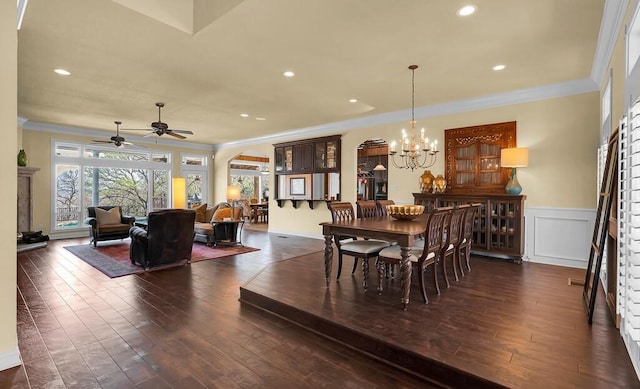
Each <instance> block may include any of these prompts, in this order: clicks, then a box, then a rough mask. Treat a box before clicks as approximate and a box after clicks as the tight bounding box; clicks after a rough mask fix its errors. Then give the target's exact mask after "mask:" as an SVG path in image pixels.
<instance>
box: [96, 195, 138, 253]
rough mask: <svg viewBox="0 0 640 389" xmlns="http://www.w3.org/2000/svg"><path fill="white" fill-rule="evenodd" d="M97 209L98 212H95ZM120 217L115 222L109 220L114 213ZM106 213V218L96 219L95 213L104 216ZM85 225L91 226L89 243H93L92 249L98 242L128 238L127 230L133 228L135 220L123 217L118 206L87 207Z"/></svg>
mask: <svg viewBox="0 0 640 389" xmlns="http://www.w3.org/2000/svg"><path fill="white" fill-rule="evenodd" d="M96 208H98V211H96ZM116 208H117V213H118V214H119V215H120V216H119V217H118V218H116V219H115V220H106V219H107V218H108V219H111V216H113V213H114V212H115V211H116ZM104 211H106V212H107V214H108V215H107V218H104V217H101V218H99V217H97V216H100V215H96V213H100V214H101V215H105V213H104ZM87 214H88V216H89V217H88V218H87V224H89V226H91V236H90V237H89V239H90V243H93V247H96V246H97V244H98V242H99V241H105V240H114V239H125V238H128V237H129V229H130V228H131V227H133V223H134V222H135V221H136V218H135V217H133V216H123V215H122V208H120V206H119V205H101V206H98V207H87Z"/></svg>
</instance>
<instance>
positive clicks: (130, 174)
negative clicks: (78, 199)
mask: <svg viewBox="0 0 640 389" xmlns="http://www.w3.org/2000/svg"><path fill="white" fill-rule="evenodd" d="M84 185H85V204H86V205H87V206H91V205H94V206H95V205H120V206H121V207H122V213H123V214H124V215H127V216H135V217H144V216H146V214H147V202H148V200H147V198H148V197H147V193H148V192H147V191H148V188H149V179H148V170H146V169H116V168H95V167H85V169H84Z"/></svg>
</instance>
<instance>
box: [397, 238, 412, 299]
mask: <svg viewBox="0 0 640 389" xmlns="http://www.w3.org/2000/svg"><path fill="white" fill-rule="evenodd" d="M410 250H411V248H410V247H408V246H401V247H400V255H401V256H402V259H401V260H400V270H401V271H400V273H401V274H402V309H404V310H405V311H406V310H407V306H408V305H409V290H410V289H411V271H412V270H413V266H411V261H410V260H409V251H410Z"/></svg>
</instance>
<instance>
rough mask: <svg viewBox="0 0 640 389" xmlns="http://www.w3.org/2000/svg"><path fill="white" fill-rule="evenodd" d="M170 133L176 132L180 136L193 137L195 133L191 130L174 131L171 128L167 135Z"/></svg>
mask: <svg viewBox="0 0 640 389" xmlns="http://www.w3.org/2000/svg"><path fill="white" fill-rule="evenodd" d="M169 132H176V133H178V134H189V135H193V131H189V130H172V129H170V128H168V129H167V133H169Z"/></svg>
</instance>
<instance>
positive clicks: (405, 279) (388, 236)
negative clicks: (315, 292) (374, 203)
mask: <svg viewBox="0 0 640 389" xmlns="http://www.w3.org/2000/svg"><path fill="white" fill-rule="evenodd" d="M427 219H428V214H422V215H420V216H419V217H417V218H416V219H413V220H396V219H394V218H392V217H391V216H379V217H369V218H360V219H353V220H343V221H337V222H323V223H320V225H321V226H322V234H323V235H324V275H325V279H326V282H327V287H328V286H329V284H330V280H331V269H332V267H333V236H334V235H342V236H352V237H357V238H369V239H383V240H388V241H394V242H397V244H398V245H399V246H400V251H401V255H402V261H401V263H400V266H401V274H402V298H401V303H402V308H403V309H404V310H406V309H407V306H408V304H409V290H410V289H411V271H412V266H411V262H410V261H409V251H410V250H411V246H412V245H413V243H414V242H415V239H416V237H418V236H419V235H422V234H424V232H425V228H426V224H427Z"/></svg>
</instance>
